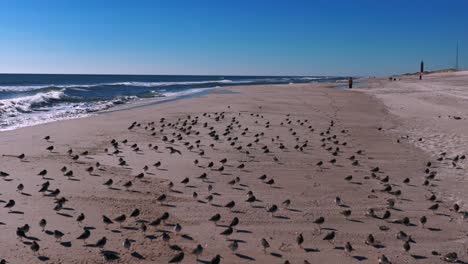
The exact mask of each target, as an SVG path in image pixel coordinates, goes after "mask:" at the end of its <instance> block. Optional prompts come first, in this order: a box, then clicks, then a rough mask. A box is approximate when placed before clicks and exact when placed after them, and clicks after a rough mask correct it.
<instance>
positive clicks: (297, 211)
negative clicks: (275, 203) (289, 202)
mask: <svg viewBox="0 0 468 264" xmlns="http://www.w3.org/2000/svg"><path fill="white" fill-rule="evenodd" d="M288 211H291V212H296V213H302V212H303V211H302V210H299V209H294V208H288Z"/></svg>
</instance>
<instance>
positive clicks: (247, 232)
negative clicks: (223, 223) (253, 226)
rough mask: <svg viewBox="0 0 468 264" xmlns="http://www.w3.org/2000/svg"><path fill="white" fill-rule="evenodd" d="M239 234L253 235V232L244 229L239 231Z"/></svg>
mask: <svg viewBox="0 0 468 264" xmlns="http://www.w3.org/2000/svg"><path fill="white" fill-rule="evenodd" d="M236 232H237V233H243V234H252V231H249V230H242V229H239V230H236Z"/></svg>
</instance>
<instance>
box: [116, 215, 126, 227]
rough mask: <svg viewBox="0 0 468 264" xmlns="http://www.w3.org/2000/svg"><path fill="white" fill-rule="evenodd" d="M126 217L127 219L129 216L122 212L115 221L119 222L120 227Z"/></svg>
mask: <svg viewBox="0 0 468 264" xmlns="http://www.w3.org/2000/svg"><path fill="white" fill-rule="evenodd" d="M126 219H127V216H126V215H124V214H122V215H119V216H117V217H116V218H114V221H115V222H117V223H119V224H120V227H122V223H123V222H125V220H126Z"/></svg>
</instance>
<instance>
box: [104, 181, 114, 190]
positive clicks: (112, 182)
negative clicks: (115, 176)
mask: <svg viewBox="0 0 468 264" xmlns="http://www.w3.org/2000/svg"><path fill="white" fill-rule="evenodd" d="M112 184H114V181H113V180H112V179H109V180H107V181H106V182H105V183H103V185H105V186H107V188H111V186H112Z"/></svg>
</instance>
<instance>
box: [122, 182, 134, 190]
mask: <svg viewBox="0 0 468 264" xmlns="http://www.w3.org/2000/svg"><path fill="white" fill-rule="evenodd" d="M122 186H123V187H125V189H126V190H127V191H128V189H129V188H130V187H132V186H133V183H132V181H128V182H126V183H125V184H124V185H122Z"/></svg>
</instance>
